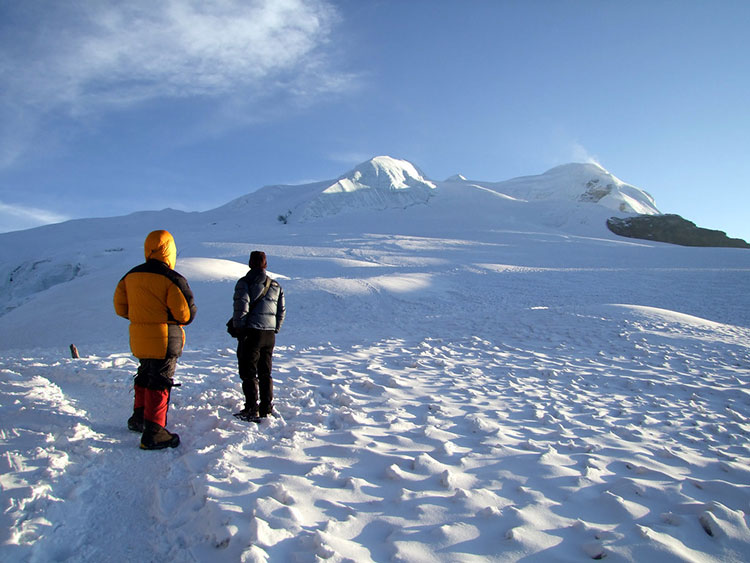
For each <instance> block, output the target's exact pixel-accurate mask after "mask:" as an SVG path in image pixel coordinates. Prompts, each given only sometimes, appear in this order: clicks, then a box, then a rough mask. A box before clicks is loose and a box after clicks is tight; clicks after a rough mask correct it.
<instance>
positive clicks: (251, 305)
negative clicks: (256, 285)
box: [247, 276, 271, 313]
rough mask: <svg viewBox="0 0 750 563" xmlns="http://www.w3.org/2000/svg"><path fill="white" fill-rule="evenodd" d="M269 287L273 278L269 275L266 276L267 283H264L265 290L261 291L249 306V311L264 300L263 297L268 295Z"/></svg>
mask: <svg viewBox="0 0 750 563" xmlns="http://www.w3.org/2000/svg"><path fill="white" fill-rule="evenodd" d="M269 287H271V278H269V277H268V276H266V283H265V284H264V285H263V291H261V293H260V295H259V296H258V298H257V299H256V300H255V301H253V302H252V303H250V305H249V306H248V308H247V312H248V313H250V311H252V310H253V308H254V307H255V306H256V305H257V304H258V303H260V302H261V301H262V300H263V298H264V297H265V296H266V293H268V288H269Z"/></svg>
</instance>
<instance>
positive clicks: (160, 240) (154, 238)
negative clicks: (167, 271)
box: [143, 230, 177, 269]
mask: <svg viewBox="0 0 750 563" xmlns="http://www.w3.org/2000/svg"><path fill="white" fill-rule="evenodd" d="M143 250H144V253H145V255H146V260H159V261H160V262H164V263H165V264H166V265H167V266H169V267H170V268H172V269H174V266H175V264H176V263H177V247H176V246H175V244H174V238H173V237H172V235H171V234H169V232H167V231H162V230H159V231H152V232H150V233H149V234H148V236H147V237H146V242H145V243H143Z"/></svg>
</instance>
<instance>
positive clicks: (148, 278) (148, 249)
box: [114, 231, 196, 359]
mask: <svg viewBox="0 0 750 563" xmlns="http://www.w3.org/2000/svg"><path fill="white" fill-rule="evenodd" d="M144 252H145V255H146V262H145V263H143V264H141V265H139V266H136V267H135V268H133V269H132V270H130V271H129V272H128V273H127V274H125V276H123V278H122V279H121V280H120V282H119V283H118V284H117V288H116V289H115V297H114V304H115V312H116V313H117V314H118V315H120V316H121V317H125V318H126V319H128V320H130V350H131V351H132V352H133V355H134V356H136V357H137V358H140V359H164V358H168V357H173V356H179V355H180V354H182V349H183V347H184V345H185V331H184V330H183V329H182V326H181V325H187V324H190V323H191V322H192V321H193V318H194V317H195V312H196V307H195V302H194V300H193V292H192V291H191V290H190V287H189V286H188V283H187V280H186V279H185V278H184V277H182V276H181V275H180V274H178V273H177V272H176V271H175V270H174V269H173V268H174V266H175V262H176V260H177V248H176V247H175V243H174V238H172V235H171V234H169V233H168V232H167V231H153V232H152V233H150V234H149V235H148V236H147V237H146V242H145V243H144Z"/></svg>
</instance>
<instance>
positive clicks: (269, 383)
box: [237, 329, 276, 416]
mask: <svg viewBox="0 0 750 563" xmlns="http://www.w3.org/2000/svg"><path fill="white" fill-rule="evenodd" d="M275 345H276V334H275V333H274V331H272V330H256V329H247V332H246V334H245V335H244V336H241V337H240V339H239V343H238V345H237V363H238V366H239V372H240V379H242V392H243V393H244V395H245V408H247V409H248V410H252V411H254V410H255V409H258V414H260V416H266V415H268V414H270V412H271V409H272V408H273V379H272V378H271V365H272V359H273V348H274V346H275Z"/></svg>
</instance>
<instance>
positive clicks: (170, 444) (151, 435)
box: [141, 420, 180, 450]
mask: <svg viewBox="0 0 750 563" xmlns="http://www.w3.org/2000/svg"><path fill="white" fill-rule="evenodd" d="M179 445H180V437H179V436H178V435H177V434H173V433H172V432H169V431H168V430H167V429H166V428H164V427H163V426H162V425H160V424H156V423H155V422H151V421H150V420H146V421H144V424H143V436H141V449H142V450H163V449H164V448H176V447H177V446H179Z"/></svg>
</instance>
